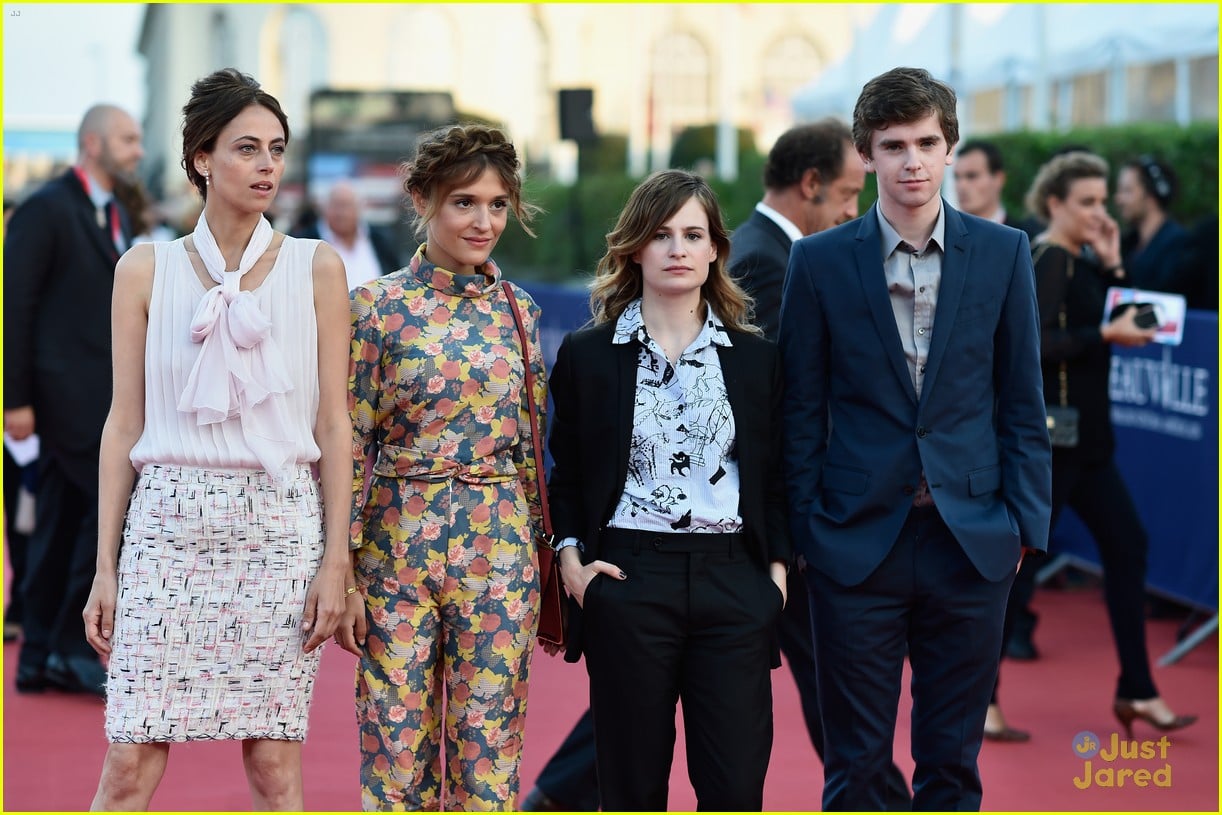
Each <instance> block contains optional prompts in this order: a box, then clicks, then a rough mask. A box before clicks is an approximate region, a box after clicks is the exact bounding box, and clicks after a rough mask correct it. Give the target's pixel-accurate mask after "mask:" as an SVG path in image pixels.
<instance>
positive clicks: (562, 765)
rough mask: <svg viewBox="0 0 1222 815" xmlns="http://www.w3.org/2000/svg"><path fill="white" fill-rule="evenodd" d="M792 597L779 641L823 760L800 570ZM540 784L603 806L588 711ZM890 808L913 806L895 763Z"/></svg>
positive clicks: (590, 806)
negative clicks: (599, 791) (599, 792)
mask: <svg viewBox="0 0 1222 815" xmlns="http://www.w3.org/2000/svg"><path fill="white" fill-rule="evenodd" d="M786 589H787V592H788V597H789V601H788V602H787V603H786V604H785V610H784V611H782V612H781V616H780V617H779V618H778V619H777V625H776V633H777V640H778V642H779V644H780V647H781V653H783V654H784V655H785V661H786V663H787V664H788V665H789V670H790V672H791V673H792V674H793V678H794V683H795V684H796V685H797V688H798V700H799V702H800V703H801V706H802V719H803V721H805V723H806V732H807V734H808V735H809V736H810V741H811V744H812V745H813V746H814V748H815V752H816V753H817V754H818V755H819V759H820V760H822V759H823V722H822V721H821V720H820V717H819V683H818V680H817V678H816V676H815V643H814V637H813V635H812V633H811V620H810V601H809V599H808V598H807V596H806V594H807V592H806V580H805V579H804V578H803V577H802V575H801V574H800V573H799V572H798V570H797V569H794V570H792V571H790V573H789V579H788V581H787V584H786ZM536 785H537V786H538V787H539V789H541V790H543V792H544V793H546V794H547V796H548V797H549V798H552V799H554V800H556V801H558V802H560V803H562V804H563V805H564V806H566V807H570V808H572V809H573V810H576V811H579V812H594V811H596V810H597V809H599V806H600V800H599V796H598V776H597V773H596V770H595V752H594V717H593V715H592V714H591V713H590V711H589V710H587V711H586V712H585V713H583V714H582V716H581V718H580V719H578V720H577V724H575V725H573V729H572V730H571V731H569V734H568V735H567V736H566V737H565V739H564V741H563V742H561V744H560V746H559V747H558V748H556V752H555V753H553V754H552V757H551V758H549V759H548V761H547V764H545V765H544V767H543V770H542V771H541V772H540V773H539V779H538V781H537V782H536ZM885 800H886V808H887V809H888V810H891V811H902V810H907V809H912V794H911V793H910V792H909V791H908V782H907V781H906V780H905V778H904V774H903V772H901V771H900V768H899V767H897V766H895V764H894V763H892V764H891V766H890V767H889V768H888V769H887V781H886V791H885Z"/></svg>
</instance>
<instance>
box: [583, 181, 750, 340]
mask: <svg viewBox="0 0 1222 815" xmlns="http://www.w3.org/2000/svg"><path fill="white" fill-rule="evenodd" d="M693 198H695V199H696V200H697V201H699V202H700V205H701V206H703V207H704V211H705V214H706V215H708V218H709V238H710V239H711V240H712V241H713V245H714V246H715V247H717V257H716V258H715V259H714V260H713V262H712V263H711V264H709V276H708V279H707V280H705V282H704V285H703V286H701V287H700V297H701V299H703V300H704V302H705V303H707V304H709V305H710V306H712V307H713V310H714V311H715V312H716V313H717V316H718V317H719V318H720V319H721V321H722V323H724V324H725V326H726V328H730V329H733V330H735V331H745V332H747V333H751V334H758V333H760V330H759V329H758V328H757V327H755V326H754V325H752V324H751V323H752V320H753V319H754V316H755V315H754V313H753V308H752V307H753V302H752V300H751V296H750V295H749V294H747V293H746V292H745V291H743V290H742V288H741V287H740V286H739V285H738V284H737V283H735V282H734V280H733V278H731V277H730V275H729V274H727V273H726V260H727V259H728V258H729V257H730V233H729V232H728V231H726V225H725V221H724V220H723V218H722V217H721V206H720V205H719V204H718V203H717V196H716V195H715V194H714V193H713V190H712V188H711V187H709V185H708V182H706V181H705V180H704V179H703V178H701V177H700V176H698V175H696V174H695V173H689V172H687V171H686V170H662V171H660V172H656V173H654V174H653V175H651V176H649V177H648V178H646V179H645V180H644V181H642V182H641V183H640V184H639V185H637V188H636V189H635V190H633V191H632V195H630V196H629V197H628V203H627V204H625V205H624V208H623V210H621V211H620V214H619V220H618V221H617V222H616V224H615V228H614V229H613V230H611V231H610V232H608V233H607V253H606V254H605V255H603V256H602V259H601V260H599V261H598V270H597V272H595V275H594V280H593V281H592V282H591V283H590V313H591V314H593V315H594V317H593V322H594V323H595V324H596V325H597V324H599V323H605V322H611V321H614V320H618V319H619V316H620V315H621V314H623V313H624V309H626V308H627V307H628V304H629V303H631V302H632V301H633V300H636V299H637V298H638V297H640V296H641V294H642V292H643V290H644V282H643V281H644V272H643V270H642V269H641V265H640V264H639V263H637V262H636V261H635V260H633V259H632V256H633V255H634V254H636V253H637V252H638V251H640V250H641V249H643V248H644V247H645V244H647V243H648V242H649V241H650V239H652V238H653V236H654V235H655V234H656V233H657V231H658V229H659V228H660V227H661V226H662V224H664V223H666V221H667V220H669V219H670V218H671V216H673V215H674V214H675V213H676V212H678V211H679V210H680V209H681V208H682V207H683V205H684V204H686V203H687V202H688V201H690V200H691V199H693Z"/></svg>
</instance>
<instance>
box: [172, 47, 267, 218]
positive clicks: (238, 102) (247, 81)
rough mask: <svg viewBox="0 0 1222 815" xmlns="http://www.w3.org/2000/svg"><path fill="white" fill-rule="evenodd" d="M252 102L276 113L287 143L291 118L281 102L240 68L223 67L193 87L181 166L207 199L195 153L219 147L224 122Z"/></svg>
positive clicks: (184, 123) (185, 117)
mask: <svg viewBox="0 0 1222 815" xmlns="http://www.w3.org/2000/svg"><path fill="white" fill-rule="evenodd" d="M251 105H262V106H263V107H265V108H267V109H268V110H270V111H271V112H272V113H273V114H275V116H276V118H277V119H279V120H280V126H281V127H283V128H284V143H285V144H288V143H289V120H288V117H287V116H285V115H284V111H283V110H281V109H280V102H278V101H277V100H276V97H274V96H272V95H271V94H270V93H268V92H267V91H265V90H263V88H262V87H261V86H260V85H259V83H258V82H257V81H255V79H254V77H252V76H250V75H249V74H244V73H242V72H241V71H239V70H238V69H237V68H222V69H221V70H219V71H215V72H213V73H211V74H208V75H207V76H206V77H204V78H203V79H200V80H197V81H196V83H195V84H194V85H192V86H191V98H190V99H188V100H187V104H185V105H183V107H182V168H183V169H184V170H186V171H187V180H188V181H190V182H191V184H192V185H193V186H194V187H195V189H197V190H199V194H200V195H202V196H203V197H204V200H205V201H206V200H208V185H207V182H206V180H205V179H204V177H203V176H202V175H200V174H199V171H198V170H196V169H195V154H196V153H199V152H204V153H211V152H212V151H213V150H214V149H216V139H217V136H219V135H221V131H222V130H224V129H225V125H227V124H229V123H230V122H232V121H233V120H234V119H236V118H237V117H238V114H240V113H241V112H242V111H244V110H246V108H248V107H250V106H251Z"/></svg>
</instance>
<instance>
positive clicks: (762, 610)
mask: <svg viewBox="0 0 1222 815" xmlns="http://www.w3.org/2000/svg"><path fill="white" fill-rule="evenodd" d="M687 557H688V558H689V559H690V560H689V569H690V571H689V574H690V580H689V581H688V585H689V586H690V595H689V601H688V602H689V608H690V617H689V620H688V628H689V630H690V634H689V637H688V640H687V643H686V645H685V647H684V652H683V660H682V667H681V669H680V685H679V694H680V698H681V699H682V703H683V728H684V733H685V736H686V739H687V759H688V762H687V767H688V777H689V778H690V780H691V782H692V787H693V789H694V790H695V792H696V798H697V802H698V803H697V808H698V809H699V810H701V811H709V810H715V811H724V810H730V811H738V812H758V811H760V810H761V809H762V807H763V799H764V776H765V774H766V773H767V770H768V760H769V757H770V755H771V753H772V676H771V670H770V665H769V663H770V643H771V636H770V635H771V629H772V626H773V625H774V623H775V621H776V618H777V616H778V615H779V614H780V612H781V593H780V590H779V589H777V588H776V586H775V585H773V583H772V581H771V580H770V579H769V578H768V576H767V574H765V573H764V572H763V571H762V570H761V568H760V566H759V565H758V564H756V563H755V561H753V560H752V558H751V557H750V556H749V555H748V554H747V553H746V551H745V549H739V550H735V551H734V552H731V553H729V554H708V553H703V552H698V553H692V554H689V555H687Z"/></svg>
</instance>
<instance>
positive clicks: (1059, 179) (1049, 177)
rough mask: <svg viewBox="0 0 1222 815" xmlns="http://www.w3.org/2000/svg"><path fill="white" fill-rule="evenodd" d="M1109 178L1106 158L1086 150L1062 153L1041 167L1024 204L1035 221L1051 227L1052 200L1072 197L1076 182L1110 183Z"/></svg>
mask: <svg viewBox="0 0 1222 815" xmlns="http://www.w3.org/2000/svg"><path fill="white" fill-rule="evenodd" d="M1107 176H1108V166H1107V161H1106V160H1105V159H1104V158H1103V157H1101V156H1097V155H1095V154H1094V153H1089V152H1087V151H1085V150H1074V151H1071V152H1068V153H1062V154H1061V155H1059V156H1054V157H1053V158H1051V159H1050V160H1049V161H1048V163H1046V164H1045V165H1044V166H1043V167H1040V169H1039V172H1037V173H1036V174H1035V180H1034V181H1032V182H1031V189H1029V190H1027V195H1026V198H1025V199H1024V200H1023V203H1024V204H1026V205H1027V210H1028V211H1030V212H1031V213H1032V214H1033V215H1035V217H1037V218H1039V219H1040V220H1041V221H1043V222H1044V223H1047V222H1048V220H1049V218H1051V217H1052V213H1051V212H1050V211H1049V209H1048V199H1049V198H1056V199H1057V200H1059V201H1064V200H1065V199H1066V198H1068V197H1069V188H1070V186H1071V185H1072V184H1073V183H1074V182H1075V181H1077V180H1079V179H1082V178H1102V179H1103V180H1104V181H1106V180H1107Z"/></svg>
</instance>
